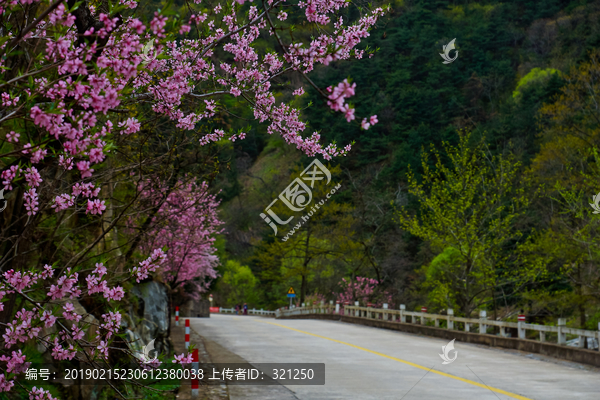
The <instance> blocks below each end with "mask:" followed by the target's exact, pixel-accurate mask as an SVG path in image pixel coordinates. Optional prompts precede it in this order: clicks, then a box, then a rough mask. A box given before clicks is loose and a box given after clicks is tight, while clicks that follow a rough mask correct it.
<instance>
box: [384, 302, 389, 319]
mask: <svg viewBox="0 0 600 400" xmlns="http://www.w3.org/2000/svg"><path fill="white" fill-rule="evenodd" d="M383 309H384V310H387V309H388V304H387V303H383ZM383 320H384V321H387V320H388V314H387V313H386V312H384V313H383Z"/></svg>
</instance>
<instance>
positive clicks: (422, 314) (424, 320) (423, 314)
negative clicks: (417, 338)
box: [420, 312, 427, 325]
mask: <svg viewBox="0 0 600 400" xmlns="http://www.w3.org/2000/svg"><path fill="white" fill-rule="evenodd" d="M425 315H427V314H426V313H424V312H421V318H420V319H421V325H425V324H426V323H427V318H425Z"/></svg>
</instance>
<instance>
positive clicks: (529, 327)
mask: <svg viewBox="0 0 600 400" xmlns="http://www.w3.org/2000/svg"><path fill="white" fill-rule="evenodd" d="M330 303H331V302H330ZM340 306H341V305H340V304H336V305H333V304H321V305H312V306H306V307H296V308H291V309H278V310H277V311H276V314H275V317H276V318H278V317H286V316H292V315H307V314H339V315H346V316H351V317H360V318H368V319H379V320H383V321H390V322H403V323H406V320H407V317H410V319H411V323H417V321H418V322H419V323H420V324H421V325H428V321H429V325H433V326H435V327H436V328H440V327H442V328H444V327H445V328H447V329H455V328H454V326H455V322H461V323H462V324H463V325H464V330H465V332H476V330H475V325H476V326H477V327H478V328H479V329H478V333H487V329H488V327H491V326H497V327H499V328H500V336H502V337H509V335H508V334H507V332H506V328H517V331H518V334H519V338H520V339H525V338H526V337H527V336H526V332H527V331H537V332H538V333H539V340H540V342H546V339H547V338H546V334H547V333H552V334H556V338H557V339H556V342H557V343H558V344H559V345H567V344H568V345H571V346H572V345H576V346H577V347H580V348H583V347H584V346H583V344H584V338H587V341H588V348H589V349H596V348H598V343H599V342H600V323H598V330H597V331H589V330H584V329H576V328H567V327H566V318H558V323H557V325H556V326H552V325H538V324H527V323H525V322H524V321H519V322H507V321H494V320H489V319H487V315H486V312H485V311H480V313H479V315H480V318H479V319H477V318H462V317H455V316H454V311H453V310H452V309H448V311H447V315H441V314H428V313H424V312H418V311H406V307H405V305H404V304H401V305H400V309H399V310H392V309H388V308H385V306H387V304H384V308H372V307H360V306H349V305H345V306H341V307H340ZM567 335H574V336H577V337H578V338H576V339H575V340H569V341H567ZM553 336H554V335H553Z"/></svg>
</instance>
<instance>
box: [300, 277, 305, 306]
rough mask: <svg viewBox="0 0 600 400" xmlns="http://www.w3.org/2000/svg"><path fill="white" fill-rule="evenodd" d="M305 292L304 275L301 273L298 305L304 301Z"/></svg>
mask: <svg viewBox="0 0 600 400" xmlns="http://www.w3.org/2000/svg"><path fill="white" fill-rule="evenodd" d="M305 294H306V275H305V274H302V285H301V286H300V305H302V303H304V296H305Z"/></svg>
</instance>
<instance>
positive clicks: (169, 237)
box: [142, 181, 222, 299]
mask: <svg viewBox="0 0 600 400" xmlns="http://www.w3.org/2000/svg"><path fill="white" fill-rule="evenodd" d="M154 194H155V191H153V190H152V189H151V188H149V187H147V188H146V189H145V191H144V195H145V196H147V197H149V198H150V199H151V201H152V202H158V201H160V200H159V198H157V196H155V195H154ZM218 205H219V201H218V200H217V199H216V196H215V195H212V194H210V193H209V192H208V184H207V183H206V182H202V184H200V185H198V184H196V183H194V182H189V183H184V182H182V181H180V182H178V184H177V185H176V188H175V189H174V190H173V191H171V193H170V194H169V195H168V197H167V199H166V201H165V202H163V203H162V205H161V207H160V209H159V211H158V215H157V216H156V219H157V222H156V223H155V224H153V228H152V229H150V230H149V231H148V233H147V235H146V240H145V241H144V243H143V245H142V249H143V250H144V251H147V250H148V249H153V248H163V249H166V253H167V256H168V257H167V261H166V262H165V263H163V265H162V267H161V270H160V273H161V274H162V276H163V277H164V279H165V281H167V282H168V283H169V284H170V287H171V288H172V289H177V288H179V287H181V286H183V285H184V284H186V283H189V284H191V285H192V287H193V289H192V290H189V289H188V292H190V294H191V295H192V297H193V298H196V299H197V298H198V295H199V294H200V293H201V292H203V291H205V290H206V289H207V287H208V284H209V283H210V280H211V279H215V278H216V277H217V272H216V271H215V267H216V266H217V264H218V259H217V256H216V255H214V253H215V251H216V249H215V248H214V245H213V244H214V241H215V237H214V235H215V234H217V233H220V232H221V230H219V226H220V225H222V222H221V221H220V220H219V219H218V217H217V206H218Z"/></svg>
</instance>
